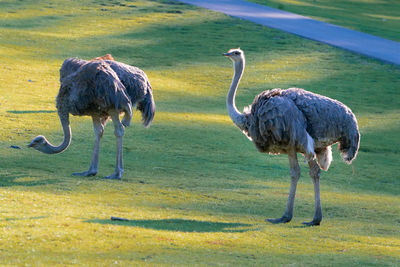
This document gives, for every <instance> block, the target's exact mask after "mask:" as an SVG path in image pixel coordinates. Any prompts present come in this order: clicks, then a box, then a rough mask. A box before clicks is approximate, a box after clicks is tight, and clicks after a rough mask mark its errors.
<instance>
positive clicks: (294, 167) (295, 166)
mask: <svg viewBox="0 0 400 267" xmlns="http://www.w3.org/2000/svg"><path fill="white" fill-rule="evenodd" d="M288 156H289V164H290V175H291V177H292V182H291V184H290V191H289V198H288V201H287V204H286V209H285V212H284V213H283V216H282V217H281V218H277V219H267V221H268V222H270V223H287V222H290V221H291V220H292V217H293V207H294V199H295V195H296V188H297V182H298V181H299V178H300V166H299V163H298V161H297V154H296V152H291V153H289V154H288Z"/></svg>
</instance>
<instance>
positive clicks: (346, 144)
mask: <svg viewBox="0 0 400 267" xmlns="http://www.w3.org/2000/svg"><path fill="white" fill-rule="evenodd" d="M359 147H360V132H359V131H358V127H356V128H354V129H352V130H351V131H350V132H349V135H348V136H347V137H346V138H343V139H342V140H341V141H340V142H339V151H340V153H341V154H342V157H343V160H344V161H345V162H346V163H347V164H351V163H352V161H353V160H354V159H355V158H356V156H357V153H358V149H359Z"/></svg>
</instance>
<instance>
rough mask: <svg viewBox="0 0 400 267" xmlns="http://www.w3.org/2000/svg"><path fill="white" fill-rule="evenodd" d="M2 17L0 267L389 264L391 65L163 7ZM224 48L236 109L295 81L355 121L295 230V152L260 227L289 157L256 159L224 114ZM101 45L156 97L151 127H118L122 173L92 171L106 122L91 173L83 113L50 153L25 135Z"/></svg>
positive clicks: (109, 133) (398, 210)
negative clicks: (115, 177) (357, 139)
mask: <svg viewBox="0 0 400 267" xmlns="http://www.w3.org/2000/svg"><path fill="white" fill-rule="evenodd" d="M66 6H68V8H65V7H66ZM0 27H1V31H0V36H1V38H0V49H1V51H0V68H1V70H2V71H1V72H0V84H1V85H0V121H1V122H2V127H1V128H0V254H1V259H0V262H1V265H4V266H24V265H35V266H69V265H78V266H110V265H120V266H132V265H140V266H143V265H148V266H154V265H156V266H163V265H165V266H170V265H174V266H192V265H194V266H201V265H228V266H229V265H234V264H235V265H243V266H249V265H254V266H266V265H270V266H277V265H294V266H398V265H399V264H400V257H399V255H400V253H399V252H400V238H399V235H398V233H399V232H400V221H399V214H400V197H399V195H400V184H399V178H400V177H399V173H400V167H399V166H400V162H399V159H398V156H399V153H400V140H399V138H398V136H399V134H400V121H399V116H400V94H399V90H398V87H399V84H400V69H399V68H398V67H394V66H391V65H386V64H383V63H380V62H378V61H374V60H372V59H368V58H365V57H361V56H358V55H354V54H351V53H348V52H346V51H342V50H339V49H335V48H332V47H329V46H326V45H322V44H319V43H316V42H313V41H309V40H304V39H301V38H298V37H295V36H292V35H289V34H286V33H283V32H279V31H276V30H271V29H268V28H264V27H261V26H259V25H254V24H252V23H249V22H245V21H242V20H238V19H234V18H231V17H228V16H225V15H221V14H218V13H214V12H210V11H206V10H202V9H198V8H194V7H191V6H187V5H181V4H178V3H176V2H172V1H134V2H133V1H121V2H119V1H105V0H104V1H96V2H95V1H79V2H77V1H48V2H46V1H41V2H39V3H38V2H37V1H18V2H15V1H9V2H2V3H1V9H0ZM238 46H240V47H241V48H242V49H243V50H244V51H245V53H246V56H247V68H246V71H245V74H244V77H243V80H242V83H241V85H240V89H239V92H238V96H237V104H238V106H239V107H240V106H245V105H248V104H249V103H250V102H251V101H252V99H253V97H254V95H256V94H257V93H259V92H260V91H262V90H265V89H268V88H274V87H281V88H286V87H290V86H298V87H302V88H306V89H308V90H311V91H313V92H316V93H321V94H324V95H327V96H329V97H332V98H335V99H338V100H340V101H342V102H344V103H345V104H347V105H348V106H349V107H350V108H351V109H352V110H353V112H354V113H355V114H356V116H357V118H358V121H359V124H360V130H361V134H362V139H361V147H360V153H359V155H358V158H357V159H356V160H355V161H354V164H353V166H354V171H353V169H352V167H351V166H347V165H345V164H344V163H343V162H342V161H341V159H340V158H339V155H338V153H337V152H336V149H335V151H334V162H333V163H332V166H331V168H330V170H329V171H328V172H324V173H323V174H322V182H321V183H322V185H321V187H322V188H321V191H322V194H321V197H322V205H323V214H324V220H323V221H322V225H321V226H320V227H312V228H307V227H302V226H301V222H302V221H305V220H310V219H311V217H312V214H313V207H314V202H313V187H312V183H311V181H310V178H309V177H308V169H307V167H306V164H304V163H303V162H301V167H302V179H301V181H300V183H299V188H298V193H297V197H296V205H295V217H294V219H293V221H292V222H291V223H289V224H285V225H270V224H268V223H265V222H264V219H265V218H268V217H278V216H280V215H282V212H283V209H284V206H285V203H286V199H287V193H288V190H289V180H290V178H289V167H288V160H287V157H286V156H284V155H280V156H272V155H263V154H260V153H258V152H257V151H256V149H255V148H254V146H253V144H252V143H251V142H249V141H248V140H247V138H245V137H244V136H243V134H241V133H240V132H239V131H238V130H237V129H236V128H235V127H234V126H233V125H232V123H231V121H230V119H229V118H228V117H227V115H226V108H225V96H226V93H227V90H228V88H229V85H230V82H231V77H232V74H233V69H232V66H231V62H230V61H228V60H227V59H226V58H224V57H222V56H221V53H223V52H225V51H226V50H228V49H229V48H232V47H238ZM105 53H112V54H113V56H114V57H115V58H116V59H117V60H119V61H122V62H126V63H128V64H132V65H137V66H139V67H141V68H142V69H143V70H145V71H146V73H147V74H148V76H149V79H150V81H151V83H152V86H153V88H154V96H155V100H156V103H157V113H156V117H155V120H154V122H153V125H152V126H151V127H150V128H149V129H143V127H141V125H140V123H139V120H140V118H139V117H140V116H139V114H135V115H136V116H135V117H136V118H135V120H134V123H133V124H132V126H131V127H129V128H128V129H127V130H126V135H125V140H124V160H125V162H124V163H125V173H124V177H123V180H122V181H120V182H119V181H107V180H104V179H102V177H103V176H106V175H108V174H110V173H111V172H112V171H113V169H114V162H115V138H114V136H113V129H112V125H111V124H110V125H108V126H107V127H106V132H105V135H104V138H103V141H102V147H101V155H100V169H99V174H98V176H96V177H91V178H80V177H72V176H71V173H72V172H75V171H83V170H85V169H87V168H88V166H89V161H90V155H91V150H92V145H93V144H92V143H93V133H92V132H93V130H92V126H91V120H90V118H87V117H83V118H79V117H72V118H71V121H72V131H73V138H72V144H71V146H70V147H69V149H68V150H67V151H66V152H64V153H62V154H59V155H50V156H49V155H44V154H40V153H39V152H37V151H34V150H29V149H27V148H26V145H27V144H28V143H29V141H30V140H31V138H32V137H34V136H36V135H38V134H44V135H46V137H47V138H48V139H49V140H51V141H52V142H53V143H59V142H61V140H62V131H61V127H60V125H59V121H58V118H57V115H56V112H55V103H54V98H55V96H56V94H57V91H58V86H59V82H58V70H59V67H60V65H61V63H62V62H63V60H64V59H65V58H66V57H70V56H78V57H82V58H87V59H89V58H93V57H95V56H99V55H103V54H105ZM11 145H15V146H19V147H21V149H12V148H10V146H11ZM111 216H117V217H124V218H129V219H131V221H129V222H116V221H111V220H110V217H111Z"/></svg>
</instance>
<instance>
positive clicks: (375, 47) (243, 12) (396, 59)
mask: <svg viewBox="0 0 400 267" xmlns="http://www.w3.org/2000/svg"><path fill="white" fill-rule="evenodd" d="M178 1H181V2H184V3H187V4H192V5H196V6H200V7H203V8H207V9H211V10H214V11H219V12H222V13H225V14H227V15H230V16H233V17H239V18H242V19H245V20H249V21H252V22H255V23H258V24H262V25H264V26H268V27H271V28H276V29H279V30H283V31H286V32H290V33H293V34H296V35H299V36H302V37H305V38H308V39H312V40H316V41H319V42H322V43H326V44H330V45H333V46H336V47H340V48H343V49H346V50H350V51H352V52H356V53H359V54H362V55H366V56H369V57H373V58H376V59H380V60H383V61H386V62H389V63H392V64H397V65H400V43H399V42H395V41H391V40H387V39H384V38H381V37H376V36H374V35H370V34H366V33H362V32H358V31H354V30H350V29H347V28H343V27H340V26H336V25H332V24H329V23H325V22H321V21H317V20H314V19H311V18H308V17H304V16H300V15H296V14H293V13H290V12H286V11H282V10H279V9H274V8H270V7H267V6H262V5H258V4H254V3H250V2H246V1H244V0H178Z"/></svg>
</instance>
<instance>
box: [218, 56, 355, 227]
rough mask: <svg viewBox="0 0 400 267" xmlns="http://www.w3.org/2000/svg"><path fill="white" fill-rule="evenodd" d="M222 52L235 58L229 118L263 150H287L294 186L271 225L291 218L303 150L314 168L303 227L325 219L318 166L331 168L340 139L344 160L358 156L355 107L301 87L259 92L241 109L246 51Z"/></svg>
mask: <svg viewBox="0 0 400 267" xmlns="http://www.w3.org/2000/svg"><path fill="white" fill-rule="evenodd" d="M223 55H224V56H226V57H228V58H230V59H231V60H232V61H233V65H234V70H235V74H234V76H233V80H232V84H231V87H230V89H229V92H228V96H227V101H226V104H227V108H228V113H229V116H230V117H231V119H232V121H233V122H234V124H235V125H236V126H237V127H238V128H239V129H240V130H241V131H242V132H243V133H244V134H245V135H247V137H248V138H249V139H250V140H252V141H253V143H254V144H255V146H256V148H257V149H258V150H259V151H260V152H263V153H270V154H279V153H284V154H287V155H288V157H289V164H290V175H291V178H292V179H291V185H290V191H289V198H288V201H287V204H286V209H285V211H284V214H283V216H282V217H281V218H277V219H267V221H269V222H271V223H287V222H289V221H291V219H292V217H293V207H294V199H295V194H296V187H297V182H298V180H299V178H300V167H299V164H298V161H297V152H299V153H302V154H303V155H304V157H305V159H306V161H307V162H308V165H309V167H310V176H311V178H312V181H313V184H314V194H315V213H314V218H313V220H312V221H311V222H303V224H305V225H309V226H313V225H319V224H320V222H321V220H322V209H321V200H320V188H319V179H320V169H323V170H325V171H327V170H328V168H329V166H330V164H331V161H332V152H331V145H332V144H335V143H339V145H338V148H339V151H340V152H341V154H342V156H343V160H344V161H345V162H346V163H348V164H350V163H351V162H352V161H353V160H354V158H355V157H356V155H357V152H358V147H359V140H360V133H359V131H358V125H357V120H356V118H355V116H354V114H353V113H352V112H351V110H350V109H349V108H348V107H347V106H345V105H344V104H342V103H340V102H339V101H337V100H333V99H330V98H328V97H325V96H321V95H318V94H314V93H311V92H308V91H306V90H303V89H300V88H289V89H286V90H282V89H272V90H267V91H264V92H262V93H260V94H259V95H258V96H256V97H255V99H254V101H253V103H252V104H251V105H250V106H249V107H248V108H245V110H244V112H243V113H240V112H239V111H238V109H237V108H236V106H235V95H236V90H237V87H238V84H239V82H240V79H241V77H242V74H243V70H244V67H245V57H244V53H243V51H242V50H240V49H231V50H229V51H228V52H227V53H224V54H223Z"/></svg>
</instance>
